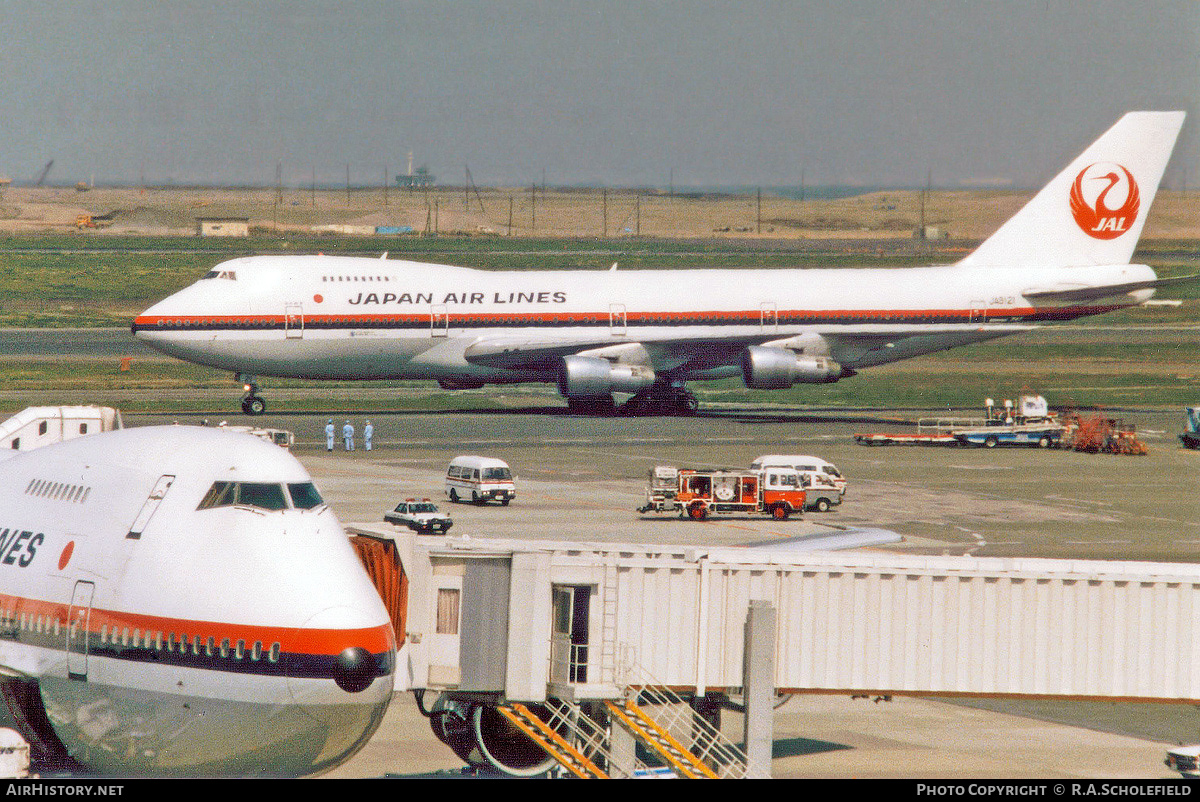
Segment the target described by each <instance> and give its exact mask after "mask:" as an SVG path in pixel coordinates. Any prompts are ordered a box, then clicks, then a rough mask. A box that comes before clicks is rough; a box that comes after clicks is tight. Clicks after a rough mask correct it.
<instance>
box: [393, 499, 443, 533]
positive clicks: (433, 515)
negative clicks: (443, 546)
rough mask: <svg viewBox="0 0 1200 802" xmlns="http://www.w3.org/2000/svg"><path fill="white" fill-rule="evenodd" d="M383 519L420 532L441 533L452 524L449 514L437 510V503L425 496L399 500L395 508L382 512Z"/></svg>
mask: <svg viewBox="0 0 1200 802" xmlns="http://www.w3.org/2000/svg"><path fill="white" fill-rule="evenodd" d="M383 520H384V521H386V522H388V523H389V524H393V525H395V526H407V527H408V528H409V529H411V530H413V531H414V532H420V533H421V534H431V533H433V534H439V535H442V534H445V533H446V531H447V530H449V529H450V527H451V526H453V525H454V523H453V522H452V521H451V520H450V516H449V515H446V514H445V513H442V512H438V508H437V505H436V504H434V503H433V502H432V501H430V500H429V499H427V498H424V499H421V500H419V501H418V500H417V499H415V498H410V499H406V500H404V501H401V502H400V503H399V504H397V505H396V509H394V510H392V511H391V512H388V513H385V514H384V516H383Z"/></svg>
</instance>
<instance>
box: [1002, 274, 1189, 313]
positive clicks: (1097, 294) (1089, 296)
mask: <svg viewBox="0 0 1200 802" xmlns="http://www.w3.org/2000/svg"><path fill="white" fill-rule="evenodd" d="M1195 281H1200V273H1193V274H1192V275H1190V276H1173V277H1171V278H1160V279H1152V280H1147V281H1131V282H1129V283H1127V284H1108V285H1105V286H1099V287H1066V288H1063V289H1045V290H1026V291H1025V292H1023V293H1021V294H1022V295H1024V296H1025V298H1026V300H1028V301H1030V302H1031V303H1033V304H1034V305H1041V304H1046V303H1057V304H1073V303H1086V302H1088V301H1097V300H1099V299H1101V298H1111V297H1114V296H1118V295H1129V294H1131V293H1134V292H1138V291H1140V290H1153V289H1158V288H1160V287H1168V286H1171V285H1173V284H1187V283H1191V282H1195Z"/></svg>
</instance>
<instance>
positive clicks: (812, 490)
mask: <svg viewBox="0 0 1200 802" xmlns="http://www.w3.org/2000/svg"><path fill="white" fill-rule="evenodd" d="M801 479H802V480H803V477H801ZM841 503H842V491H840V490H838V489H837V487H835V486H833V485H825V484H812V485H806V486H805V487H804V509H806V510H816V511H817V512H829V510H830V509H831V508H833V507H836V506H837V505H839V504H841Z"/></svg>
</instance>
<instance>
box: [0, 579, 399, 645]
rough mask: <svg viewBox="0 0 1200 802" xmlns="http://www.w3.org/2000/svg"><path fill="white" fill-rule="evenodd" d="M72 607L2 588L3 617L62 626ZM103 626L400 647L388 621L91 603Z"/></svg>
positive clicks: (91, 627) (96, 624)
mask: <svg viewBox="0 0 1200 802" xmlns="http://www.w3.org/2000/svg"><path fill="white" fill-rule="evenodd" d="M69 612H70V605H69V604H62V603H58V602H48V601H40V600H37V599H25V598H21V597H19V596H10V595H4V594H0V613H3V615H4V616H5V617H10V616H11V618H16V619H19V618H20V616H22V615H25V616H30V615H32V616H34V617H37V616H43V617H45V618H46V619H48V623H49V625H50V626H53V625H54V621H55V620H57V621H58V625H59V626H60V627H65V626H66V625H67V620H68V614H69ZM105 626H107V627H108V628H109V630H112V629H113V628H117V629H129V630H134V629H136V630H140V631H142V632H147V631H148V632H162V633H163V634H164V635H166V634H167V633H174V634H175V635H176V637H181V636H183V635H187V636H188V637H189V638H195V637H199V638H202V639H204V638H210V637H211V638H214V639H216V640H218V641H219V640H221V639H224V638H228V639H230V640H232V641H236V640H245V641H246V642H248V643H253V642H254V641H262V642H263V643H268V644H269V643H279V644H280V647H281V649H282V651H284V652H292V653H297V654H310V655H325V656H329V655H337V654H339V653H341V651H342V650H343V649H345V648H346V643H347V639H348V638H350V639H352V640H353V642H354V645H355V646H361V647H362V648H364V649H366V650H368V651H370V652H371V653H372V654H379V653H381V652H386V651H390V650H393V649H395V648H396V636H395V633H394V632H393V631H392V625H391V624H390V623H385V624H380V625H378V626H374V627H359V628H354V629H315V628H301V627H285V626H262V625H255V624H233V623H226V622H219V621H198V620H192V619H184V618H167V617H163V616H155V615H147V614H143V613H128V612H122V611H118V610H104V609H99V608H96V607H93V608H91V612H90V615H89V618H88V631H89V632H92V633H95V632H99V631H100V629H101V627H105Z"/></svg>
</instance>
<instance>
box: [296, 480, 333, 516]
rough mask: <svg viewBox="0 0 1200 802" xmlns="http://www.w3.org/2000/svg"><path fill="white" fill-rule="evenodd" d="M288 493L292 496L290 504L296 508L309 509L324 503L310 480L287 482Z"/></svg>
mask: <svg viewBox="0 0 1200 802" xmlns="http://www.w3.org/2000/svg"><path fill="white" fill-rule="evenodd" d="M288 495H290V496H291V497H292V506H293V507H295V508H296V509H298V510H311V509H312V508H313V507H319V506H321V505H322V504H324V503H325V500H324V499H322V498H321V494H320V493H318V492H317V487H316V485H314V484H313V483H312V482H291V483H290V484H288Z"/></svg>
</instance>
